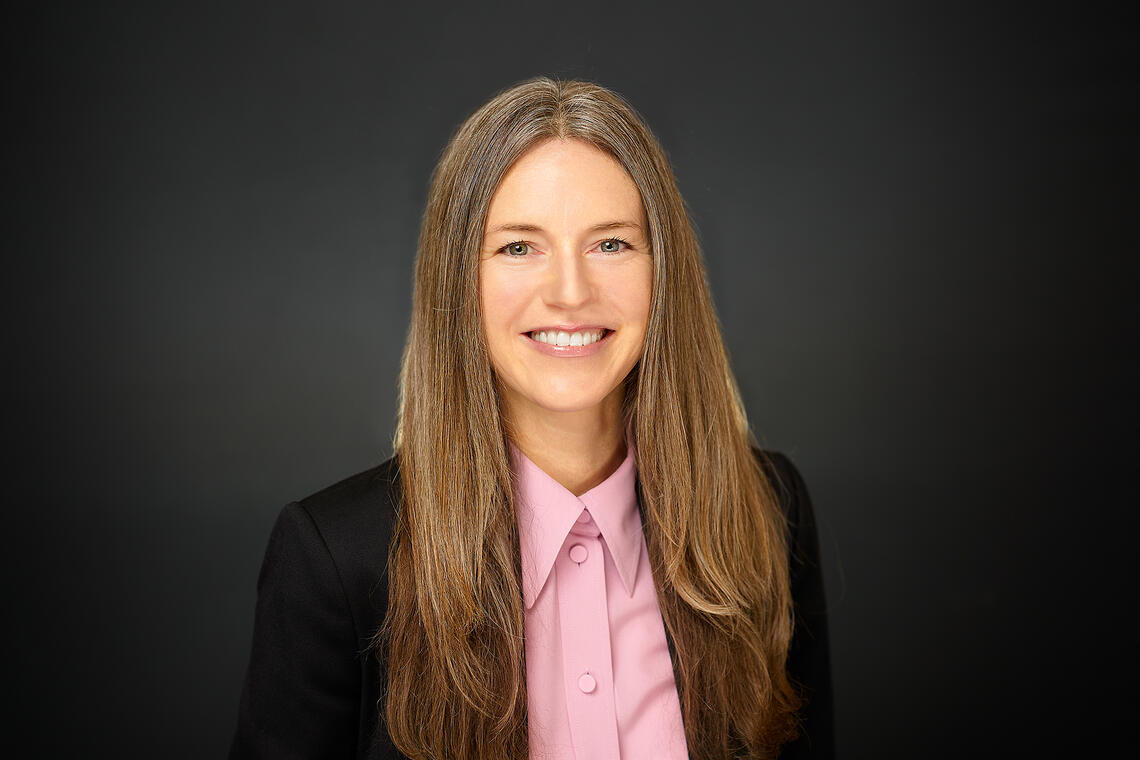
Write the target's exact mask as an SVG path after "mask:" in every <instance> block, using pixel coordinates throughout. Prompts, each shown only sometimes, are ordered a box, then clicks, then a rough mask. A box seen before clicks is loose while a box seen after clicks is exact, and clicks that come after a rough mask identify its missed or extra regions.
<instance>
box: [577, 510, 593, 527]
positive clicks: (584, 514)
mask: <svg viewBox="0 0 1140 760" xmlns="http://www.w3.org/2000/svg"><path fill="white" fill-rule="evenodd" d="M578 522H580V523H582V524H583V525H584V524H586V523H588V522H590V513H589V512H587V511H586V510H584V509H583V510H582V514H580V515H578Z"/></svg>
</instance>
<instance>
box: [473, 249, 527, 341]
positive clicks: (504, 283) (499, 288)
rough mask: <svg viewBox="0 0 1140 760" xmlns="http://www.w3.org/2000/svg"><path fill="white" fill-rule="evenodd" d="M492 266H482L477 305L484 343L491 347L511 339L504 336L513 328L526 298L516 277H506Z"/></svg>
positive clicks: (508, 336)
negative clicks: (481, 315)
mask: <svg viewBox="0 0 1140 760" xmlns="http://www.w3.org/2000/svg"><path fill="white" fill-rule="evenodd" d="M507 274H509V273H503V272H499V271H496V270H495V267H493V266H485V267H484V268H483V269H482V270H481V271H480V274H479V296H480V306H481V308H482V310H483V328H484V332H485V334H486V335H487V342H488V344H490V345H491V346H495V345H497V344H501V343H503V342H504V341H507V340H509V338H510V337H511V336H510V335H507V334H506V332H509V331H510V330H511V329H512V328H514V327H515V326H516V322H517V319H518V316H519V314H520V312H521V309H522V306H523V305H524V304H525V295H524V293H523V292H522V289H521V288H520V287H519V283H518V282H517V279H518V278H512V277H509V276H506V275H507Z"/></svg>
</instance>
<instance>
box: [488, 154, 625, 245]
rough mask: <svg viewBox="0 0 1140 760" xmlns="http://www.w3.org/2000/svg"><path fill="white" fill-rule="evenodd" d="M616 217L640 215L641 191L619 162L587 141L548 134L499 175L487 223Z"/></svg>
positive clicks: (566, 223)
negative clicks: (500, 176)
mask: <svg viewBox="0 0 1140 760" xmlns="http://www.w3.org/2000/svg"><path fill="white" fill-rule="evenodd" d="M603 217H604V219H603ZM617 217H626V218H632V219H638V220H644V210H643V208H642V203H641V193H639V192H638V190H637V186H636V185H635V184H634V183H633V179H632V178H630V176H629V174H627V173H626V171H625V169H623V168H622V166H621V164H619V163H618V162H617V160H616V159H614V158H613V157H612V156H610V155H609V154H608V153H605V152H604V151H602V150H600V149H598V148H596V147H594V146H593V145H591V144H590V143H587V142H585V141H582V140H575V139H571V140H560V139H550V140H547V141H545V142H543V143H540V144H538V145H536V146H534V147H533V148H531V149H530V150H528V151H527V152H526V153H524V154H523V155H522V157H521V158H519V160H518V161H516V162H515V164H514V165H513V166H512V167H511V168H510V170H509V171H508V172H507V174H506V175H505V176H504V177H503V180H502V182H500V183H499V187H498V188H497V189H496V191H495V195H494V196H493V197H492V199H491V206H490V209H489V210H488V228H489V227H490V226H491V225H493V224H498V223H502V222H528V223H536V224H542V225H543V226H546V225H547V224H549V225H552V226H563V227H578V226H589V225H590V224H592V223H596V222H598V221H606V220H609V219H613V218H617Z"/></svg>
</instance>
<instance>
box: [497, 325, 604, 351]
mask: <svg viewBox="0 0 1140 760" xmlns="http://www.w3.org/2000/svg"><path fill="white" fill-rule="evenodd" d="M548 329H555V328H548ZM557 329H559V330H564V329H565V328H564V327H558V328H557ZM582 329H586V330H590V329H594V330H602V329H604V330H606V334H605V335H603V336H602V339H601V340H596V341H594V342H593V343H591V344H590V345H588V346H553V345H551V344H549V343H539V342H538V341H537V340H535V339H534V338H532V337H530V333H529V332H525V333H521V334H520V335H519V337H520V338H522V339H523V340H525V341H526V342H527V343H529V344H530V345H531V346H533V347H534V348H535V349H536V350H538V351H541V352H542V353H544V354H546V355H547V356H557V357H559V358H570V357H574V356H590V355H592V354H596V353H598V352H599V351H601V350H602V348H603V347H604V346H605V345H606V344H607V343H609V342H610V338H612V337H613V335H614V332H616V331H615V330H610V329H609V328H603V327H601V326H598V327H592V328H591V327H584V328H583V327H575V328H574V330H575V332H576V331H578V330H582ZM566 332H570V330H566Z"/></svg>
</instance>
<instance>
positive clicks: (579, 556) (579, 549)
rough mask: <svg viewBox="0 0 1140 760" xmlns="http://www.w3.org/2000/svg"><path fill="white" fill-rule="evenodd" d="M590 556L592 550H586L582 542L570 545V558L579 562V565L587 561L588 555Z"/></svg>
mask: <svg viewBox="0 0 1140 760" xmlns="http://www.w3.org/2000/svg"><path fill="white" fill-rule="evenodd" d="M589 556H590V552H588V551H586V547H584V546H582V545H581V544H574V545H573V546H571V547H570V559H572V560H574V561H575V562H577V563H578V564H579V565H580V564H582V563H583V562H585V561H586V557H589Z"/></svg>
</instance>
